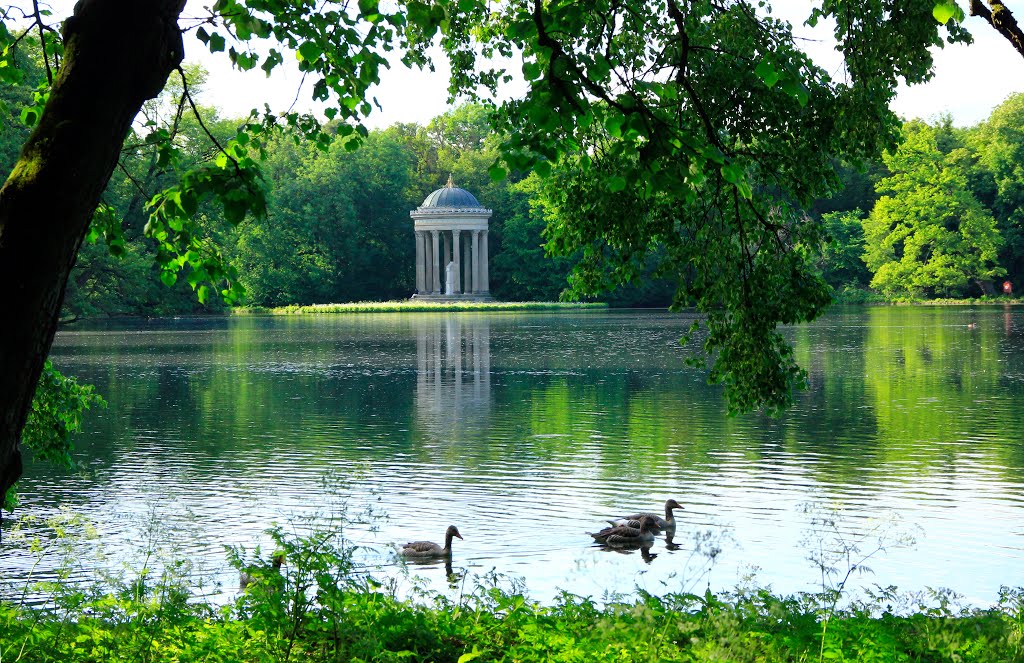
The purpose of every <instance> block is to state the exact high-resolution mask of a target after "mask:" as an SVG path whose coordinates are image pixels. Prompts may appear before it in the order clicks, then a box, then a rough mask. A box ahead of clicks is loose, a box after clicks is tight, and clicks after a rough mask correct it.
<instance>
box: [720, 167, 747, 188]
mask: <svg viewBox="0 0 1024 663" xmlns="http://www.w3.org/2000/svg"><path fill="white" fill-rule="evenodd" d="M721 171H722V177H723V178H724V179H725V181H726V182H728V183H729V184H736V183H737V182H739V181H740V180H741V179H743V169H742V168H741V167H740V166H739V164H736V163H729V164H726V165H724V166H722V168H721Z"/></svg>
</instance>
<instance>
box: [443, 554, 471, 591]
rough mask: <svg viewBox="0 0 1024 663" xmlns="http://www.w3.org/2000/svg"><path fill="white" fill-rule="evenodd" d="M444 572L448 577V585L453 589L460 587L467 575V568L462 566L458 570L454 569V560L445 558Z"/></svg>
mask: <svg viewBox="0 0 1024 663" xmlns="http://www.w3.org/2000/svg"><path fill="white" fill-rule="evenodd" d="M444 574H445V577H447V578H448V586H449V587H451V588H452V589H458V586H459V583H461V582H462V579H463V578H465V577H466V569H463V568H460V569H459V570H458V571H455V570H454V569H452V560H450V559H449V560H445V563H444Z"/></svg>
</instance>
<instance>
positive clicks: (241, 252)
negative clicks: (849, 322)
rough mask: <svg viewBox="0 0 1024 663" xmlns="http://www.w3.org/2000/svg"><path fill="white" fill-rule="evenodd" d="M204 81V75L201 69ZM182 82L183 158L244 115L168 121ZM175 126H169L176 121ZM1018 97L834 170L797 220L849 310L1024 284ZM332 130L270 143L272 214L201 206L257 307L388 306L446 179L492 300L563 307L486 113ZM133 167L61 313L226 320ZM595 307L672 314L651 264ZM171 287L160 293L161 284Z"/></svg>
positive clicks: (154, 159) (538, 230) (1023, 137)
mask: <svg viewBox="0 0 1024 663" xmlns="http://www.w3.org/2000/svg"><path fill="white" fill-rule="evenodd" d="M192 78H193V80H194V81H196V82H197V83H195V84H196V85H198V84H201V82H202V81H203V74H202V72H201V71H199V70H195V71H194V72H193V74H192ZM179 94H180V87H177V86H175V85H173V84H172V85H171V86H170V87H169V88H168V90H166V91H165V93H164V95H162V97H161V98H160V99H158V100H156V101H154V102H151V103H149V104H147V106H146V107H145V113H146V118H147V120H148V121H150V122H153V123H156V124H159V123H166V130H167V131H174V132H175V135H176V138H175V144H176V145H177V146H178V149H180V150H181V151H182V153H183V155H184V159H183V160H182V162H181V163H182V164H183V165H179V166H178V168H179V169H180V168H182V167H184V168H188V167H191V166H192V165H193V164H192V162H195V161H198V160H202V159H208V158H210V157H211V155H213V154H215V153H216V146H215V144H214V140H216V137H217V136H218V135H219V136H221V137H222V139H223V140H225V141H226V140H227V139H228V138H229V137H230V136H232V135H234V132H235V131H236V128H237V125H238V124H239V123H240V122H241V120H231V119H226V118H222V117H220V115H219V113H218V112H217V110H216V109H214V108H206V109H204V111H205V113H206V115H207V116H208V118H209V119H208V120H207V121H206V124H207V128H209V129H210V130H211V132H212V134H213V137H212V138H211V136H209V135H207V134H206V133H205V132H204V131H203V129H202V128H201V127H200V126H198V123H197V122H196V121H195V120H194V119H191V120H190V119H189V118H188V117H187V116H183V117H181V118H174V117H168V115H169V113H170V111H171V109H172V106H173V105H172V103H171V102H172V101H173V99H175V98H176V96H177V95H179ZM175 121H176V124H175ZM1022 125H1024V95H1022V94H1018V95H1013V96H1011V97H1009V98H1008V99H1007V100H1006V101H1005V102H1004V103H1003V104H1001V105H1000V106H999V107H998V108H996V109H995V110H994V111H993V112H992V114H991V116H990V117H989V118H988V119H987V120H985V121H984V122H982V123H980V124H978V125H976V126H973V127H970V128H958V127H955V126H953V123H952V120H951V118H950V117H948V116H946V117H939V118H937V119H935V120H933V121H932V122H930V123H929V122H925V121H921V120H914V121H911V122H907V123H906V124H905V125H904V127H903V130H902V134H903V136H902V138H903V141H902V143H901V144H900V146H899V147H898V148H896V149H895V150H894V151H892V152H886V153H884V155H883V156H882V158H881V159H879V160H872V161H867V162H864V163H861V164H859V165H853V164H849V163H845V162H844V163H841V164H840V165H839V168H838V171H839V174H840V178H841V180H842V187H841V190H840V192H839V193H838V194H837V195H835V196H834V197H831V198H828V199H822V200H818V201H816V202H815V203H814V204H813V205H812V206H811V207H810V208H809V209H808V210H807V214H808V215H809V216H811V217H813V218H814V219H816V220H820V222H821V223H822V227H823V228H824V230H825V236H824V237H823V238H822V241H821V243H820V246H819V247H818V251H817V256H816V260H815V264H816V265H817V267H818V269H819V271H820V274H821V276H822V277H823V279H824V280H825V281H826V283H828V285H829V286H830V287H831V288H832V291H833V294H834V296H835V298H836V299H838V300H839V301H844V302H860V301H881V300H906V299H913V300H922V299H924V300H926V299H930V298H940V297H941V298H963V297H972V296H973V297H977V296H984V295H994V294H996V293H997V292H1001V291H1002V283H1003V282H1004V281H1009V282H1010V283H1011V286H1012V287H1014V288H1016V287H1017V286H1018V284H1021V285H1024V284H1022V283H1021V282H1020V280H1019V279H1021V275H1022V274H1024V272H1022V270H1024V231H1022V230H1021V223H1020V222H1021V218H1020V216H1021V214H1022V212H1021V211H1020V210H1021V209H1022V207H1024V170H1022V167H1024V166H1022V164H1024V132H1021V131H1020V130H1019V129H1018V127H1020V126H1022ZM343 138H344V137H342V136H339V135H337V133H335V137H334V140H331V141H329V142H316V141H304V140H299V139H296V138H294V137H293V136H286V135H283V134H282V135H280V136H277V137H275V138H274V139H272V140H270V141H269V142H268V144H267V147H266V152H267V154H266V160H265V162H264V176H265V185H266V187H267V191H268V211H267V214H266V215H265V216H262V217H248V218H246V219H245V220H244V221H243V222H242V223H240V224H239V225H238V226H236V227H234V228H232V229H231V230H225V228H230V226H229V225H228V224H225V223H223V220H222V219H217V218H214V217H216V216H217V215H218V214H222V212H220V211H219V210H218V209H217V208H215V207H213V206H209V208H208V209H204V210H202V211H201V213H200V218H201V221H200V226H201V227H202V228H203V229H204V231H206V232H208V233H209V240H210V241H211V242H215V243H218V244H220V245H221V246H223V247H224V251H225V252H226V254H227V259H228V262H229V264H230V265H231V266H232V267H233V268H234V269H236V270H237V274H238V280H239V282H240V283H241V284H242V285H243V286H244V289H245V293H246V299H245V301H246V302H248V303H250V304H252V305H255V306H267V307H272V306H284V305H289V304H313V303H328V302H348V301H369V300H389V299H401V298H406V297H409V296H410V295H411V294H412V292H413V288H414V273H413V266H414V248H413V241H412V222H411V220H410V218H409V211H410V210H412V209H414V208H415V207H416V206H418V205H419V204H420V203H421V202H422V200H423V198H425V197H426V195H427V194H428V193H429V192H431V191H433V190H434V189H436V188H438V187H440V186H442V185H443V183H444V182H445V180H446V179H447V178H448V176H449V175H450V176H451V177H452V178H453V180H454V181H455V183H456V184H457V185H458V186H461V187H463V188H465V189H468V190H469V191H471V192H472V193H473V194H474V195H476V196H477V198H478V199H479V200H481V202H482V204H484V205H485V206H487V207H490V208H492V209H493V210H494V216H493V217H492V221H491V242H492V246H493V247H494V248H493V249H492V252H491V253H492V256H493V257H492V272H493V277H492V281H493V288H492V289H493V292H494V294H495V295H496V296H497V297H498V298H499V299H503V300H508V301H537V300H556V299H558V298H559V297H560V296H562V295H563V293H564V292H565V290H566V287H567V279H568V278H569V276H570V274H571V273H572V271H573V267H574V266H575V265H577V264H578V263H579V261H580V260H581V252H580V251H573V252H569V253H565V252H562V253H559V252H558V247H557V246H554V245H552V246H548V239H549V238H548V236H547V234H546V231H545V228H546V226H547V223H548V217H549V216H550V215H551V214H552V207H553V203H552V200H551V196H550V194H549V193H548V192H547V191H546V190H545V187H544V186H543V182H542V181H541V179H540V178H539V177H538V176H537V175H535V174H530V175H528V176H524V175H523V174H522V173H513V174H511V175H510V176H509V177H506V178H504V179H501V180H499V181H494V180H493V179H492V178H491V177H490V176H489V175H488V169H489V167H490V166H491V165H492V164H493V163H494V162H495V160H496V158H497V156H498V144H499V140H500V137H499V136H497V135H496V134H494V133H493V132H492V130H491V127H490V124H489V122H488V116H487V111H486V109H485V108H484V107H482V106H479V105H474V104H466V105H463V106H460V107H458V108H455V109H454V110H451V111H449V112H447V113H445V114H443V115H441V116H439V117H437V118H435V119H433V120H432V121H430V122H429V123H427V124H426V125H418V124H395V125H393V126H390V127H388V128H386V129H381V130H375V131H370V132H368V134H367V136H366V137H365V139H364V140H362V141H361V145H360V146H359V148H358V149H352V145H351V143H349V142H347V141H345V140H344V139H343ZM134 149H135V153H134V154H133V159H131V160H126V163H128V164H130V166H129V167H128V168H125V169H123V170H122V171H118V172H115V175H114V177H113V178H112V180H111V183H110V185H109V186H108V188H107V191H106V193H105V195H104V202H105V204H107V205H109V206H110V207H111V208H112V210H113V214H114V216H115V218H123V219H125V224H124V231H123V234H122V235H120V236H118V235H116V234H115V235H113V236H112V237H110V238H108V239H109V241H107V242H104V241H101V240H103V238H104V233H103V229H102V228H100V227H98V225H99V224H97V223H95V222H94V227H93V230H92V232H91V233H90V235H89V237H88V238H87V240H88V241H87V242H86V243H85V245H84V246H83V248H82V250H81V251H80V253H79V258H78V262H77V264H76V265H75V267H74V269H73V270H72V273H71V278H70V280H69V284H68V295H67V300H66V302H65V311H64V315H65V317H66V318H77V317H80V316H95V315H119V314H130V315H167V314H181V313H202V312H213V311H218V310H222V309H223V308H224V306H225V305H224V302H223V301H222V300H221V299H219V298H217V297H211V298H210V299H208V300H207V301H205V302H202V303H201V302H199V301H198V300H197V299H196V296H195V292H194V290H195V289H196V287H197V281H195V280H192V279H190V278H189V276H188V273H186V277H185V278H184V279H182V280H181V282H170V281H169V280H168V279H166V278H165V279H164V283H163V284H161V279H160V275H161V274H160V272H159V270H158V269H157V267H156V266H154V263H153V260H152V257H151V251H152V248H153V247H152V246H150V244H152V241H151V240H149V239H148V238H146V236H145V235H144V233H143V228H144V225H145V218H144V212H143V207H144V204H145V202H146V200H147V199H148V196H149V195H151V194H150V192H152V191H154V190H157V189H159V188H161V187H163V186H166V185H167V182H169V181H172V179H173V178H175V177H178V176H180V173H177V172H175V168H172V167H166V168H165V167H163V166H162V165H161V157H160V155H159V154H158V151H157V150H156V149H155V148H152V147H151V146H148V145H147V144H146V142H145V140H144V139H142V138H141V137H140V138H139V140H138V141H137V143H136V145H135V148H134ZM637 276H638V278H637V279H636V280H635V282H634V283H632V284H629V285H627V286H625V287H624V288H621V289H619V290H610V291H606V292H604V293H603V294H601V295H598V296H597V298H598V299H603V300H604V301H609V302H610V303H612V304H613V305H618V306H667V305H669V304H670V303H671V301H672V292H673V288H674V286H673V284H672V282H671V280H670V279H666V278H659V277H658V275H657V274H655V273H654V271H653V268H650V269H646V268H645V269H641V271H640V272H639V273H638V275H637ZM168 285H169V286H171V287H166V286H168Z"/></svg>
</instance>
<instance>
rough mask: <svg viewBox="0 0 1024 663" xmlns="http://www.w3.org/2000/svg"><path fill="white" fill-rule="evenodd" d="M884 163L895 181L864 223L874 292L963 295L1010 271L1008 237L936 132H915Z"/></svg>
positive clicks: (883, 186)
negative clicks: (1004, 252) (1002, 253)
mask: <svg viewBox="0 0 1024 663" xmlns="http://www.w3.org/2000/svg"><path fill="white" fill-rule="evenodd" d="M885 162H886V165H887V166H888V168H889V170H890V171H891V172H892V175H891V176H890V177H887V178H885V179H883V180H881V181H880V182H879V183H878V190H879V192H886V193H888V194H889V195H884V196H882V197H881V198H879V200H878V203H877V204H876V205H875V208H874V209H873V210H872V211H871V214H870V216H869V217H868V218H867V219H866V220H865V222H864V235H865V246H866V252H865V255H864V260H865V262H866V263H867V265H868V268H869V269H871V271H872V272H873V273H874V277H873V278H872V280H871V285H872V287H875V288H879V289H880V290H882V291H883V292H884V293H886V294H887V295H889V296H899V295H909V296H914V295H920V294H925V295H930V296H934V295H953V296H956V295H963V294H965V293H966V292H967V288H968V286H969V285H970V284H972V283H977V282H980V281H983V280H988V279H992V278H995V277H996V276H999V275H1002V274H1005V273H1006V270H1005V269H1003V268H1002V267H998V266H997V264H996V261H997V258H998V251H999V248H1000V246H1001V244H1002V238H1001V237H1000V235H999V231H998V229H997V228H996V224H995V219H994V218H993V217H992V215H991V213H990V212H988V210H986V209H985V208H984V207H982V205H981V203H979V202H978V201H977V200H976V199H975V198H974V196H973V195H972V194H971V192H970V191H969V190H968V188H967V181H966V178H965V176H964V174H963V173H962V172H961V171H960V170H958V169H957V168H956V167H955V165H954V163H953V161H952V159H951V158H950V157H949V156H946V155H943V154H942V153H941V152H939V150H938V148H937V146H936V137H935V131H934V130H933V129H931V128H930V127H928V126H926V125H910V126H908V128H907V139H906V142H905V143H904V144H903V145H901V146H900V148H899V149H897V150H896V151H895V152H893V153H889V154H887V155H886V158H885Z"/></svg>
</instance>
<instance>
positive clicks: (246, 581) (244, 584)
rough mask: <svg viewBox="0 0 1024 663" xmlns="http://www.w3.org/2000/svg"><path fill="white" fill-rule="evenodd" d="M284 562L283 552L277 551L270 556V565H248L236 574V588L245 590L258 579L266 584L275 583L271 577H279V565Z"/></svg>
mask: <svg viewBox="0 0 1024 663" xmlns="http://www.w3.org/2000/svg"><path fill="white" fill-rule="evenodd" d="M283 564H284V553H283V552H277V553H274V556H273V557H272V558H271V562H270V566H269V567H268V566H264V565H254V566H249V567H247V568H245V569H244V570H242V572H241V573H239V574H238V589H239V591H245V589H246V588H248V587H249V586H250V585H253V584H254V583H256V582H257V581H258V580H259V579H264V580H265V582H267V584H272V583H273V584H276V583H274V582H273V580H272V579H271V578H272V576H271V574H273V577H276V578H280V577H281V566H282V565H283Z"/></svg>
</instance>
